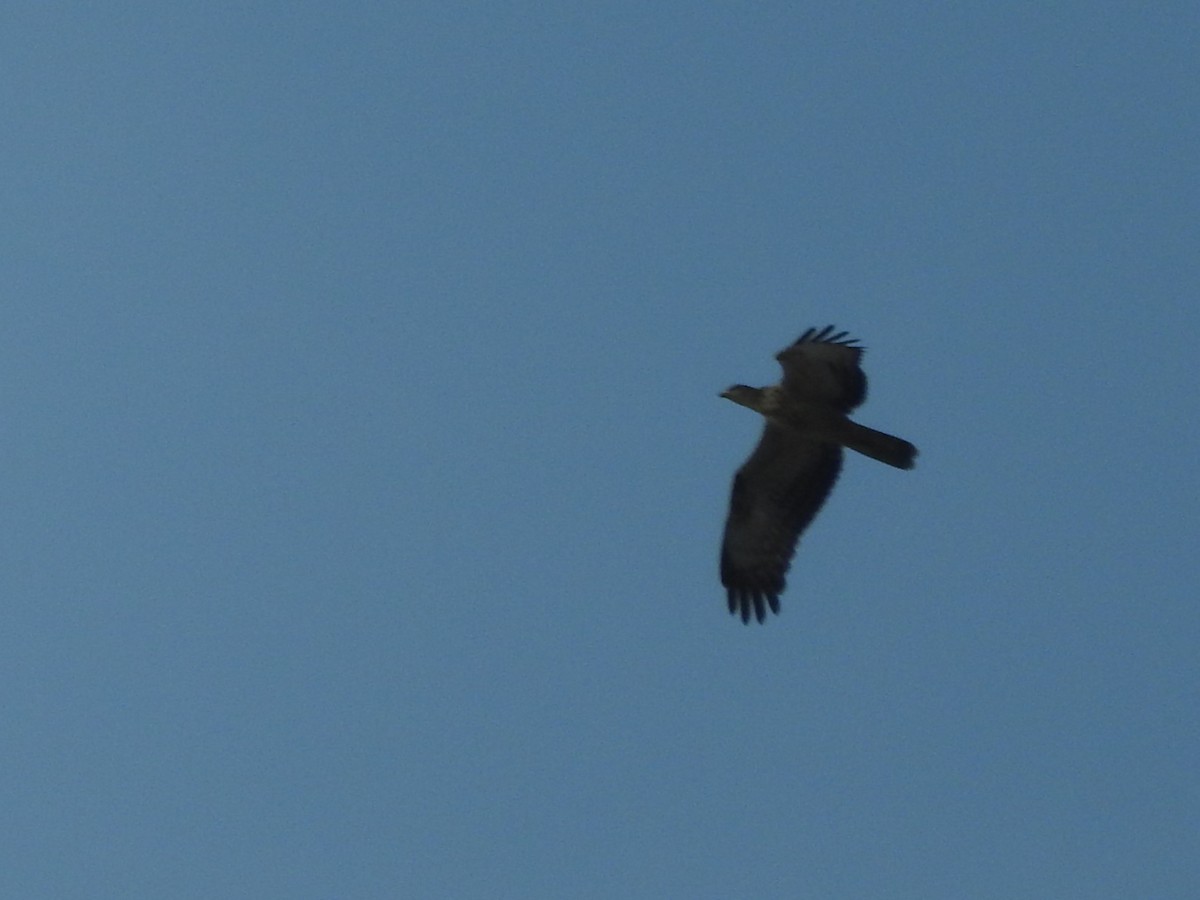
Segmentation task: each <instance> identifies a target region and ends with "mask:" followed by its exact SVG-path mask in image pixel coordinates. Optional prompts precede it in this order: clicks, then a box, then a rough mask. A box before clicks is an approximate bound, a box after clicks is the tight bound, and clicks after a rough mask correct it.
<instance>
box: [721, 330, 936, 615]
mask: <svg viewBox="0 0 1200 900" xmlns="http://www.w3.org/2000/svg"><path fill="white" fill-rule="evenodd" d="M856 344H857V341H855V340H854V339H853V338H848V337H847V335H846V332H844V331H843V332H839V333H837V334H834V333H833V326H827V327H826V328H823V329H821V330H820V331H818V330H817V329H815V328H810V329H808V331H806V332H804V334H802V335H801V336H800V338H799V339H798V340H797V341H796V342H795V343H794V344H792V345H791V346H790V347H788V348H786V349H785V350H783V351H782V352H780V353H779V354H778V355H777V356H776V359H778V360H779V362H780V364H781V365H782V366H783V380H782V381H781V382H780V383H779V384H777V385H771V386H769V387H764V388H753V387H748V386H746V385H734V386H733V387H731V388H729V390H727V391H725V392H724V393H722V394H721V396H722V397H725V398H726V399H728V400H732V401H733V402H734V403H737V404H739V405H741V406H745V407H748V408H750V409H753V410H755V411H756V412H758V413H760V414H761V415H762V416H763V417H764V418H765V419H766V425H765V427H764V429H763V435H762V438H761V439H760V440H759V442H758V446H757V447H756V448H755V450H754V452H753V453H752V454H751V455H750V458H749V459H747V460H746V462H745V463H744V464H743V465H742V467H741V468H740V469H738V472H737V475H736V476H735V477H734V481H733V494H732V497H731V498H730V504H729V517H728V519H727V520H726V522H725V537H724V541H723V542H722V546H721V583H722V584H723V585H724V586H725V588H726V592H727V595H728V600H729V611H730V612H731V613H735V614H736V613H740V615H741V617H742V621H744V622H748V621H749V620H750V615H751V612H753V614H754V617H755V618H756V619H758V621H760V622H762V621H763V620H764V619H765V618H766V610H767V608H768V607H769V608H770V609H771V611H772V612H775V613H778V612H779V595H780V594H781V593H782V592H783V589H784V586H785V583H786V582H785V575H786V574H787V570H788V567H789V565H790V564H791V558H792V554H793V552H794V551H795V548H796V542H797V540H799V537H800V533H801V532H802V531H803V530H804V529H805V528H806V527H808V525H809V523H810V522H812V520H813V518H814V517H815V516H816V514H817V512H818V511H819V510H820V508H821V506H822V504H824V502H825V499H826V498H827V497H828V496H829V492H830V491H831V490H832V489H833V485H834V483H835V482H836V481H837V478H838V474H839V473H840V472H841V468H842V455H843V454H842V448H843V447H849V448H850V449H852V450H855V451H857V452H859V453H862V454H864V455H866V456H869V457H871V458H872V459H877V460H879V461H880V462H884V463H887V464H888V465H890V466H895V467H896V468H899V469H911V468H912V466H913V459H914V457H915V456H916V455H917V449H916V447H914V446H913V445H912V444H910V443H909V442H908V441H905V440H903V439H901V438H898V437H893V436H892V435H890V434H885V433H884V432H882V431H876V430H874V429H873V428H867V427H866V426H864V425H859V424H858V423H857V422H853V421H851V419H850V418H849V415H848V414H849V412H850V411H851V410H853V409H854V408H855V407H857V406H858V405H859V404H861V403H862V401H863V400H864V399H865V397H866V392H867V379H866V375H864V374H863V371H862V369H861V368H860V367H859V361H860V359H861V357H862V352H863V351H862V348H861V347H858V346H856Z"/></svg>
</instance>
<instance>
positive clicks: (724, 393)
mask: <svg viewBox="0 0 1200 900" xmlns="http://www.w3.org/2000/svg"><path fill="white" fill-rule="evenodd" d="M717 396H718V397H722V398H724V399H725V400H732V399H733V398H732V397H730V396H729V391H721V393H719V394H717Z"/></svg>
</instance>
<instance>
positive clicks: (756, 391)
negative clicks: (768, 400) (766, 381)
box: [721, 384, 764, 412]
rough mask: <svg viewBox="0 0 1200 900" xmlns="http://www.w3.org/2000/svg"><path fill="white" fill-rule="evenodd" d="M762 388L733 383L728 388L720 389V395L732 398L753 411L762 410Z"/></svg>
mask: <svg viewBox="0 0 1200 900" xmlns="http://www.w3.org/2000/svg"><path fill="white" fill-rule="evenodd" d="M763 393H764V392H763V389H762V388H756V387H750V386H749V385H745V384H735V385H734V386H733V387H731V388H729V390H726V391H721V396H722V397H724V398H725V399H726V400H732V401H733V402H734V403H736V404H737V405H738V406H746V407H749V408H750V409H752V410H754V411H755V412H762V411H763V400H764V397H763Z"/></svg>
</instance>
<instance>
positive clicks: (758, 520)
mask: <svg viewBox="0 0 1200 900" xmlns="http://www.w3.org/2000/svg"><path fill="white" fill-rule="evenodd" d="M841 468H842V448H841V447H839V446H837V445H836V444H824V443H818V442H816V441H809V440H805V439H804V438H803V437H802V436H800V435H798V434H796V433H795V432H794V431H788V430H785V429H783V428H781V427H779V426H778V425H774V424H772V423H770V422H768V423H767V425H766V427H765V428H764V429H763V435H762V439H761V440H759V442H758V446H757V447H756V448H755V449H754V452H753V453H752V454H750V458H749V459H747V460H746V462H745V463H744V464H743V465H742V467H741V468H740V469H738V472H737V475H736V476H734V479H733V494H732V496H731V498H730V501H729V518H727V519H726V520H725V538H724V540H723V542H722V544H721V583H722V584H723V585H725V589H726V593H727V595H728V598H729V611H730V612H731V613H739V614H740V615H741V617H742V621H743V622H749V621H750V614H751V611H753V613H754V616H755V618H757V619H758V621H760V622H761V621H762V620H763V619H764V618H766V607H767V606H769V607H770V608H771V611H772V612H776V613H777V612H779V595H780V594H781V593H782V592H783V588H784V584H785V580H784V576H785V575H786V574H787V570H788V566H789V565H790V564H791V560H792V553H793V552H794V551H795V549H796V541H797V540H798V539H799V537H800V533H801V532H802V531H804V529H805V528H807V527H808V524H809V523H810V522H811V521H812V520H813V517H814V516H815V515H816V514H817V511H818V510H820V508H821V505H822V504H823V503H824V502H825V498H826V497H828V496H829V492H830V491H831V490H832V489H833V485H834V482H836V481H837V477H838V473H839V472H840V471H841Z"/></svg>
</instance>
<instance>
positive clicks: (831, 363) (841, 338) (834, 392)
mask: <svg viewBox="0 0 1200 900" xmlns="http://www.w3.org/2000/svg"><path fill="white" fill-rule="evenodd" d="M857 345H858V341H857V339H855V338H852V337H850V336H849V335H848V334H847V333H846V332H845V331H838V332H835V331H834V329H833V326H832V325H826V326H825V327H824V328H822V329H819V330H818V329H816V328H810V329H808V331H806V332H804V334H802V335H800V337H799V338H798V339H797V340H796V342H795V343H794V344H792V345H791V346H790V347H787V348H785V349H784V350H781V351H780V352H779V353H778V354H776V356H775V358H776V359H777V360H779V364H780V365H781V366H783V382H782V385H783V389H784V390H785V391H786V392H787V393H788V394H789V395H790V396H791V397H793V398H795V399H796V400H801V401H804V402H808V403H819V404H821V405H823V406H828V407H829V408H830V409H831V410H836V411H838V412H841V413H848V412H850V410H852V409H854V408H855V407H856V406H858V405H859V404H860V403H862V402H863V400H865V399H866V397H867V376H866V375H865V374H863V370H862V368H861V367H860V365H859V363H860V361H861V360H862V355H863V349H864V348H862V347H859V346H857Z"/></svg>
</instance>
